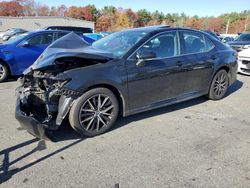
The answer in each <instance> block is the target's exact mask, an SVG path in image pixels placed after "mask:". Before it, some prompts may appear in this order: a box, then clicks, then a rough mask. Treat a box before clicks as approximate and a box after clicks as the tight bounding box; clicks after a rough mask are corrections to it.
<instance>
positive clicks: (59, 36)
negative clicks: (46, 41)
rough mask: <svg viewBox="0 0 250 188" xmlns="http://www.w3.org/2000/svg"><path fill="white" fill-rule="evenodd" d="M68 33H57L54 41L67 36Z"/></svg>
mask: <svg viewBox="0 0 250 188" xmlns="http://www.w3.org/2000/svg"><path fill="white" fill-rule="evenodd" d="M67 34H68V33H61V32H60V33H57V34H56V37H55V40H57V39H59V38H61V37H63V36H65V35H67Z"/></svg>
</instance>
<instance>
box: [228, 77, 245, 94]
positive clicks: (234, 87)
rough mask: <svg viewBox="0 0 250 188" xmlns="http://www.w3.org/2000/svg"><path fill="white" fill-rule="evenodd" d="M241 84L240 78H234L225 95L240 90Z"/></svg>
mask: <svg viewBox="0 0 250 188" xmlns="http://www.w3.org/2000/svg"><path fill="white" fill-rule="evenodd" d="M242 86H243V82H242V81H240V80H236V81H235V82H234V83H233V84H232V85H231V86H230V88H229V90H228V92H227V94H226V97H228V96H230V95H231V94H233V93H235V92H236V91H238V90H240V89H241V88H242Z"/></svg>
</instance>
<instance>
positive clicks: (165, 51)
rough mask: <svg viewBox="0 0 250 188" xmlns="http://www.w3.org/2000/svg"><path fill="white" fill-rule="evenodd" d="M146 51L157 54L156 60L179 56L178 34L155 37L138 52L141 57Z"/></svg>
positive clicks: (172, 33)
mask: <svg viewBox="0 0 250 188" xmlns="http://www.w3.org/2000/svg"><path fill="white" fill-rule="evenodd" d="M144 51H150V52H153V53H154V54H155V58H168V57H174V56H177V55H179V50H178V37H177V33H176V32H175V31H174V32H168V33H165V34H161V35H159V36H156V37H154V38H153V39H151V40H150V41H148V42H147V43H146V44H144V45H143V46H142V47H141V48H140V49H139V50H138V51H137V55H139V56H140V54H142V53H143V52H144Z"/></svg>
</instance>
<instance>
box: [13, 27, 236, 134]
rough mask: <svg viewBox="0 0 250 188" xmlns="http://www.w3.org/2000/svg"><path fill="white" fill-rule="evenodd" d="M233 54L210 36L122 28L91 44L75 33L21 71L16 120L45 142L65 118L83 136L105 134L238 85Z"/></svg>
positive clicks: (220, 94) (222, 93)
mask: <svg viewBox="0 0 250 188" xmlns="http://www.w3.org/2000/svg"><path fill="white" fill-rule="evenodd" d="M236 60H237V58H236V53H235V51H233V50H232V49H231V48H230V47H228V46H226V45H224V44H222V43H221V42H219V41H218V40H216V39H214V38H213V37H211V36H210V35H209V34H207V33H205V32H202V31H197V30H191V29H185V28H171V27H167V26H155V27H145V28H137V29H131V30H125V31H121V32H117V33H114V34H111V35H109V36H107V37H105V38H103V39H101V40H99V41H97V42H95V43H94V44H93V45H92V46H89V45H88V44H87V43H86V42H84V41H83V40H82V39H81V38H79V37H78V36H77V35H75V34H74V33H70V34H68V35H66V36H64V37H62V38H61V39H59V40H58V41H56V42H54V43H53V44H52V45H51V46H49V47H48V48H47V50H46V51H45V52H44V53H43V54H42V55H41V56H40V57H39V58H38V60H37V61H36V62H35V63H34V64H33V65H32V66H31V67H30V68H29V69H27V70H26V71H25V73H24V77H23V78H22V79H21V80H20V82H21V86H20V87H19V88H18V89H17V93H18V98H17V105H16V118H17V120H18V121H19V122H20V123H21V125H22V126H23V127H25V128H26V129H27V130H28V131H29V132H30V133H31V134H33V135H35V136H37V137H39V138H48V137H49V135H50V133H51V131H54V130H56V129H58V128H59V127H60V125H61V124H62V122H63V121H64V120H67V119H68V120H69V122H70V125H71V126H72V127H73V129H75V130H76V131H77V132H78V133H80V134H81V135H83V136H96V135H99V134H102V133H104V132H106V131H108V130H109V129H110V128H111V127H112V125H114V123H115V121H116V119H117V117H118V115H121V116H128V115H131V114H135V113H139V112H143V111H147V110H151V109H155V108H159V107H163V106H166V105H170V104H174V103H178V102H181V101H185V100H189V99H193V98H196V97H199V96H202V95H207V96H208V98H209V99H212V100H219V99H222V98H223V97H224V96H225V94H226V92H227V90H228V88H229V86H230V85H231V84H232V83H234V81H235V80H236V71H237V61H236Z"/></svg>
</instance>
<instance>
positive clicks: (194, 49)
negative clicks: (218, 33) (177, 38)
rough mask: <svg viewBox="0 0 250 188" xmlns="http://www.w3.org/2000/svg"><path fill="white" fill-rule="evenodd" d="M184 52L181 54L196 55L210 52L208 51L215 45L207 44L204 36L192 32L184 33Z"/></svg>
mask: <svg viewBox="0 0 250 188" xmlns="http://www.w3.org/2000/svg"><path fill="white" fill-rule="evenodd" d="M181 36H182V40H181V41H182V52H181V54H194V53H202V52H206V51H209V50H208V49H209V48H210V49H211V48H213V43H212V42H211V41H210V44H206V38H205V36H204V35H202V34H199V33H196V32H192V31H184V32H182V35H181Z"/></svg>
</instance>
